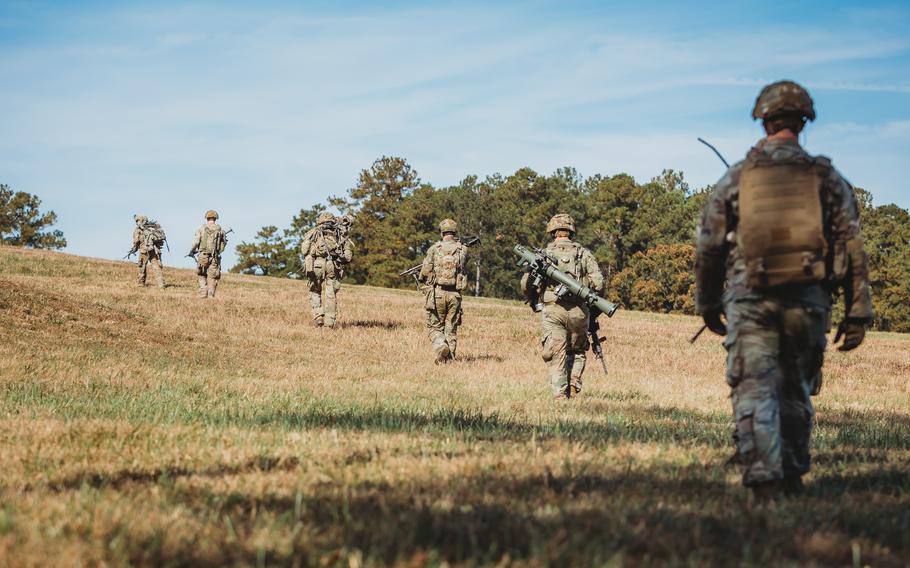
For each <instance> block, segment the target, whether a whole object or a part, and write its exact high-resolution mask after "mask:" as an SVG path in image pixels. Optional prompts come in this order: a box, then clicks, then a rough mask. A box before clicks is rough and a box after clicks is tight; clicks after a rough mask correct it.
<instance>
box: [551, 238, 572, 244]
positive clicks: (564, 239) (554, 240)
mask: <svg viewBox="0 0 910 568" xmlns="http://www.w3.org/2000/svg"><path fill="white" fill-rule="evenodd" d="M571 240H572V239H571V238H569V237H555V238H554V239H553V242H555V243H565V242H568V241H571Z"/></svg>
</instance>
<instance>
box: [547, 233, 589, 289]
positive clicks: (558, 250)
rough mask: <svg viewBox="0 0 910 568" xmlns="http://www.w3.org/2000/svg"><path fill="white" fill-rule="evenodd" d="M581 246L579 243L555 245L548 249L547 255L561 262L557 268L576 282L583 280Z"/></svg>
mask: <svg viewBox="0 0 910 568" xmlns="http://www.w3.org/2000/svg"><path fill="white" fill-rule="evenodd" d="M581 251H582V248H581V246H579V245H578V243H574V242H570V243H554V244H551V245H550V246H548V247H547V253H548V254H549V255H550V256H552V257H553V258H555V259H556V260H558V261H559V264H558V265H557V266H556V268H558V269H559V270H562V271H563V272H565V273H566V274H568V275H570V276H572V277H573V278H575V279H576V280H581V274H579V271H580V267H581Z"/></svg>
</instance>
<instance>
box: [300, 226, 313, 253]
mask: <svg viewBox="0 0 910 568" xmlns="http://www.w3.org/2000/svg"><path fill="white" fill-rule="evenodd" d="M315 230H316V229H310V230H309V231H307V232H306V234H304V235H303V238H302V239H301V240H300V254H301V255H303V256H307V255H309V254H310V248H311V247H312V246H313V231H315Z"/></svg>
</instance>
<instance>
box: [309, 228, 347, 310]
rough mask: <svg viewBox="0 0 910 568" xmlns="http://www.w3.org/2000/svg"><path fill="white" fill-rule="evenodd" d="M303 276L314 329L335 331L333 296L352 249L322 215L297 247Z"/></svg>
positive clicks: (334, 300)
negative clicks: (314, 324) (302, 265)
mask: <svg viewBox="0 0 910 568" xmlns="http://www.w3.org/2000/svg"><path fill="white" fill-rule="evenodd" d="M300 253H301V254H302V255H303V257H304V272H305V274H306V278H307V283H308V286H309V290H310V308H312V310H313V321H314V322H315V323H316V325H317V326H319V327H322V326H326V327H330V328H331V327H335V321H336V319H337V317H338V306H337V302H336V296H337V294H338V290H339V289H340V288H341V278H342V277H343V276H344V266H345V265H346V264H348V263H349V262H351V259H352V258H353V256H354V245H353V243H351V240H350V239H349V238H347V237H346V236H344V237H342V236H341V234H340V233H339V232H338V231H337V230H336V227H335V218H334V216H332V214H331V213H323V214H321V215H320V216H319V218H318V219H317V223H316V227H315V228H313V229H310V230H309V231H307V233H306V234H305V235H304V236H303V241H302V242H301V243H300Z"/></svg>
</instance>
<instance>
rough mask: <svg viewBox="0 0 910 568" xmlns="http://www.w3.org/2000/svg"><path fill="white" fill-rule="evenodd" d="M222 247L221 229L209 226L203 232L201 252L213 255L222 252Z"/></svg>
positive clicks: (200, 243)
mask: <svg viewBox="0 0 910 568" xmlns="http://www.w3.org/2000/svg"><path fill="white" fill-rule="evenodd" d="M220 246H221V227H219V226H217V225H215V226H214V227H209V226H208V224H206V225H205V228H204V229H203V230H202V239H201V240H200V242H199V251H200V252H204V253H208V254H213V253H219V252H221V251H220V250H218V248H219V247H220Z"/></svg>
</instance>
